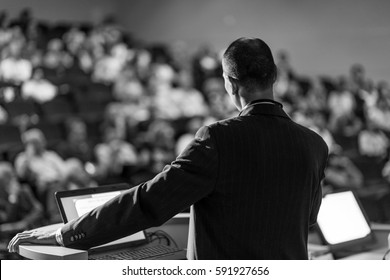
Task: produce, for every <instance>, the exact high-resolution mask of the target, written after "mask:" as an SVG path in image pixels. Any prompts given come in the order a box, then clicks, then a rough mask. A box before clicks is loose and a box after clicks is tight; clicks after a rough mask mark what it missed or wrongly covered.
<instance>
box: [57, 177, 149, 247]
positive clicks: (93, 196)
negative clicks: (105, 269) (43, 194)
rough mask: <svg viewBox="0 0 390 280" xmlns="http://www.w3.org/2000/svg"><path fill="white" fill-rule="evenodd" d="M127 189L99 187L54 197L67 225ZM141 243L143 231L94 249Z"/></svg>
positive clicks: (66, 192)
mask: <svg viewBox="0 0 390 280" xmlns="http://www.w3.org/2000/svg"><path fill="white" fill-rule="evenodd" d="M129 188H130V186H129V185H127V184H117V185H109V186H100V187H97V188H84V189H76V190H69V191H60V192H57V193H56V194H55V197H56V201H57V205H58V208H59V210H60V213H61V217H62V220H63V222H64V223H67V222H69V221H71V220H73V219H77V218H79V217H81V216H82V215H84V214H85V213H88V212H90V211H91V210H93V209H95V208H96V207H98V206H100V205H102V204H104V203H105V202H107V201H109V200H110V199H112V198H114V197H116V196H117V195H119V194H121V193H123V192H125V191H127V190H128V189H129ZM142 241H146V236H145V233H144V232H143V231H140V232H137V233H135V234H132V235H129V236H126V237H124V238H121V239H117V240H115V241H112V242H110V243H107V244H104V245H101V246H98V247H95V248H100V247H105V246H108V245H110V246H111V245H117V244H123V243H128V242H134V243H139V242H142Z"/></svg>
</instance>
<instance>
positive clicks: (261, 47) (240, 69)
mask: <svg viewBox="0 0 390 280" xmlns="http://www.w3.org/2000/svg"><path fill="white" fill-rule="evenodd" d="M223 68H224V72H225V74H226V75H227V76H229V77H231V78H233V79H235V80H237V81H238V82H239V83H240V84H241V85H242V86H244V87H256V88H259V89H261V90H264V89H267V88H270V87H272V85H273V83H274V82H275V80H276V75H277V74H276V71H277V69H276V66H275V63H274V59H273V56H272V52H271V49H270V48H269V46H268V45H267V44H266V43H265V42H264V41H263V40H261V39H258V38H239V39H237V40H235V41H234V42H233V43H231V44H230V45H229V47H228V48H227V49H226V51H225V53H224V55H223Z"/></svg>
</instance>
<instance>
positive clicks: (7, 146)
mask: <svg viewBox="0 0 390 280" xmlns="http://www.w3.org/2000/svg"><path fill="white" fill-rule="evenodd" d="M85 121H86V125H87V126H86V127H87V134H88V140H89V141H90V143H95V144H96V143H99V142H101V141H102V133H101V121H100V120H97V121H88V120H85ZM30 127H31V128H38V129H40V130H41V131H42V132H43V134H44V135H45V137H46V140H47V146H48V148H49V149H53V150H55V149H56V146H57V145H58V144H60V143H61V142H62V141H66V139H67V129H66V125H65V123H64V122H57V123H52V122H39V123H37V124H34V125H31V126H30ZM0 135H1V137H0V160H6V161H10V162H13V161H14V159H15V156H16V155H17V154H18V153H19V152H21V151H22V150H23V148H24V146H23V143H22V139H21V131H20V128H19V127H18V126H16V125H12V124H6V125H0Z"/></svg>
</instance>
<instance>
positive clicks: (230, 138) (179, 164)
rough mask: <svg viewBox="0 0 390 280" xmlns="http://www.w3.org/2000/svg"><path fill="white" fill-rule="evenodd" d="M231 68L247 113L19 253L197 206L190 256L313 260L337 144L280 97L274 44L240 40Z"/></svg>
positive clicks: (200, 136) (229, 86)
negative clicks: (314, 231) (327, 171)
mask: <svg viewBox="0 0 390 280" xmlns="http://www.w3.org/2000/svg"><path fill="white" fill-rule="evenodd" d="M222 65H223V70H224V74H223V76H224V79H225V88H226V91H227V92H228V94H229V95H230V97H231V99H232V101H233V102H234V104H235V105H236V107H237V109H238V110H239V111H240V113H239V115H238V116H237V117H234V118H230V119H227V120H222V121H219V122H216V123H214V124H212V125H209V126H205V127H202V128H201V129H200V130H199V131H198V132H197V133H196V136H195V139H194V140H193V141H192V142H191V143H190V144H189V145H188V146H187V147H186V149H185V150H184V151H183V152H182V153H181V154H180V155H179V156H178V158H177V159H176V160H175V161H173V162H172V163H171V164H170V165H167V166H166V167H165V168H164V170H163V171H162V172H161V173H160V174H158V175H157V176H156V177H155V178H153V179H152V180H150V181H148V182H145V183H143V184H140V185H139V186H137V187H135V188H132V189H130V190H129V191H127V192H126V193H124V194H122V195H120V196H118V197H116V198H114V199H112V200H111V201H109V202H107V203H106V204H104V205H103V206H101V207H98V208H97V209H95V210H93V211H91V212H90V213H87V214H85V215H84V216H82V217H81V218H79V219H77V220H75V221H71V222H69V223H68V224H65V225H64V226H63V227H62V228H61V229H59V230H58V231H57V232H56V233H47V234H46V235H42V234H37V233H34V232H25V233H20V234H18V235H17V236H15V238H14V239H13V240H12V241H11V243H10V245H9V250H11V251H16V250H17V248H18V245H19V244H20V243H23V242H32V243H43V244H57V243H60V244H61V243H62V244H63V245H64V246H66V247H70V248H80V249H86V248H89V247H91V246H96V245H99V244H102V243H106V242H108V241H111V240H114V239H117V238H120V237H123V236H125V235H128V234H131V233H135V232H137V231H139V230H142V229H145V228H148V227H152V226H157V225H161V224H162V223H164V222H165V221H167V220H168V219H170V218H171V217H172V216H173V215H175V214H176V213H178V212H180V211H182V210H184V209H186V208H187V207H189V206H190V205H192V207H191V214H192V217H191V222H190V231H189V242H188V255H187V257H188V259H307V258H308V253H307V237H308V231H309V227H310V226H311V225H313V224H314V223H315V222H316V218H317V213H318V210H319V207H320V204H321V196H322V195H321V187H320V182H321V179H322V178H323V176H324V168H325V165H326V160H327V156H328V148H327V146H326V144H325V142H324V141H323V140H322V138H321V137H320V136H318V135H317V134H316V133H315V132H313V131H311V130H309V129H307V128H305V127H302V126H300V125H298V124H296V123H294V122H293V121H292V120H291V119H290V118H289V116H288V115H287V114H286V113H285V112H284V111H283V109H282V105H281V104H280V103H278V102H275V101H274V100H273V91H272V88H273V84H274V82H275V79H276V66H275V64H274V60H273V57H272V53H271V50H270V49H269V47H268V46H267V45H266V43H265V42H263V41H262V40H260V39H257V38H240V39H238V40H236V41H234V42H233V43H232V44H231V45H230V46H229V47H228V48H227V50H226V52H225V53H224V56H223V63H222ZM74 236H78V238H77V239H76V238H74Z"/></svg>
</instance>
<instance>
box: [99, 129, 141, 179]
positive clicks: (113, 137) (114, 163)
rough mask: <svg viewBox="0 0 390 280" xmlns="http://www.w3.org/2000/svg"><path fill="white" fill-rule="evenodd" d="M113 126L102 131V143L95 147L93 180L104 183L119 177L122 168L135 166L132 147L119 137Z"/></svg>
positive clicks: (135, 153)
mask: <svg viewBox="0 0 390 280" xmlns="http://www.w3.org/2000/svg"><path fill="white" fill-rule="evenodd" d="M119 134H120V133H119V132H118V130H117V129H116V127H114V126H108V127H106V128H105V131H104V142H102V143H99V144H97V145H96V147H95V156H96V160H97V163H96V173H95V176H94V177H95V178H96V179H97V180H99V181H105V180H106V179H107V178H110V177H111V178H114V177H121V176H122V174H123V171H124V168H126V167H131V166H135V165H137V162H138V155H137V151H136V150H135V148H134V146H133V145H132V144H130V143H129V142H126V141H125V140H123V139H122V138H121V137H120V136H119Z"/></svg>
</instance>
